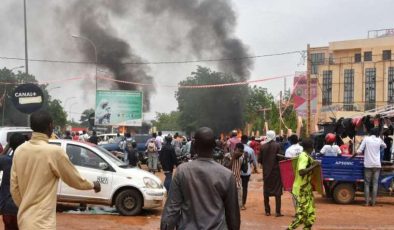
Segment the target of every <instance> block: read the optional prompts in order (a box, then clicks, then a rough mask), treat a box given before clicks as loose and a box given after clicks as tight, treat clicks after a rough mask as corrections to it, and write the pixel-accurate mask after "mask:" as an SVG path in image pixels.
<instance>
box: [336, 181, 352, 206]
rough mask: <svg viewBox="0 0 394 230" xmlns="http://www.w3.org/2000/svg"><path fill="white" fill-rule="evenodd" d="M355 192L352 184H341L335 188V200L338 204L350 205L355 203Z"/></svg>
mask: <svg viewBox="0 0 394 230" xmlns="http://www.w3.org/2000/svg"><path fill="white" fill-rule="evenodd" d="M354 197H355V191H354V188H353V185H352V184H339V185H337V186H336V187H335V189H334V193H333V198H334V201H335V202H336V203H338V204H350V203H352V202H353V201H354Z"/></svg>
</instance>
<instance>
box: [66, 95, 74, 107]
mask: <svg viewBox="0 0 394 230" xmlns="http://www.w3.org/2000/svg"><path fill="white" fill-rule="evenodd" d="M72 99H76V97H68V98H66V101H65V102H64V108H67V102H68V101H69V100H72Z"/></svg>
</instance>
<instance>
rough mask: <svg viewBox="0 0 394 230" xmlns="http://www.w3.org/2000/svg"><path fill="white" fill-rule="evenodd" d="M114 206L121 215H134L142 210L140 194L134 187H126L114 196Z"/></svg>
mask: <svg viewBox="0 0 394 230" xmlns="http://www.w3.org/2000/svg"><path fill="white" fill-rule="evenodd" d="M115 206H116V209H117V210H118V212H119V213H120V214H121V215H123V216H135V215H138V214H140V212H141V210H142V196H141V194H140V193H139V192H138V191H136V190H134V189H127V190H124V191H122V192H120V193H119V194H118V195H117V196H116V200H115Z"/></svg>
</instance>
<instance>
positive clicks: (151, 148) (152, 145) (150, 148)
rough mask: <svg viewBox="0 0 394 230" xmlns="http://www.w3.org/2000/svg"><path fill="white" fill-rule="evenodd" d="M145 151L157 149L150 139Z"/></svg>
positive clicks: (151, 151)
mask: <svg viewBox="0 0 394 230" xmlns="http://www.w3.org/2000/svg"><path fill="white" fill-rule="evenodd" d="M147 151H148V152H150V153H153V152H156V151H157V148H156V144H155V143H154V142H152V141H151V142H149V143H148V146H147Z"/></svg>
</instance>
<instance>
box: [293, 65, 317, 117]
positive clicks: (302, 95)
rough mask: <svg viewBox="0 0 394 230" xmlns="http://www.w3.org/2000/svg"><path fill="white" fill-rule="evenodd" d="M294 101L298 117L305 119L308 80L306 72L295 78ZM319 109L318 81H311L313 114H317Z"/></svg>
mask: <svg viewBox="0 0 394 230" xmlns="http://www.w3.org/2000/svg"><path fill="white" fill-rule="evenodd" d="M293 87H294V91H293V99H294V109H295V110H296V111H297V115H298V116H302V117H305V116H306V115H307V98H308V91H307V89H308V88H307V78H306V73H305V72H298V73H296V75H295V76H294V83H293ZM316 108H317V79H316V78H312V79H311V113H312V114H316Z"/></svg>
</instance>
